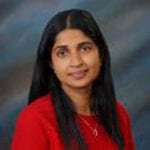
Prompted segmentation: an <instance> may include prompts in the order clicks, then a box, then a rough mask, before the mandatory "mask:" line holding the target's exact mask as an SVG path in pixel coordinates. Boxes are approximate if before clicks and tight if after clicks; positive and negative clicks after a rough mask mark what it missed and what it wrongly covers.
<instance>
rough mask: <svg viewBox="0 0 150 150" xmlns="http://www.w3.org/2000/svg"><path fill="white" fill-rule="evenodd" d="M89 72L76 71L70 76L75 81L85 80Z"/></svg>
mask: <svg viewBox="0 0 150 150" xmlns="http://www.w3.org/2000/svg"><path fill="white" fill-rule="evenodd" d="M87 72H88V70H87V69H86V70H78V71H74V72H71V73H69V76H71V77H72V78H74V79H81V78H83V77H84V76H85V75H86V74H87Z"/></svg>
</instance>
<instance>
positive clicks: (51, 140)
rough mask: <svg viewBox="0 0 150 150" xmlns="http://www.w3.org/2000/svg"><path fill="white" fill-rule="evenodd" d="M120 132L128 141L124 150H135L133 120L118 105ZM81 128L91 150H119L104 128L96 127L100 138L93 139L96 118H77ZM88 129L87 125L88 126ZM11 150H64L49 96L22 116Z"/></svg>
mask: <svg viewBox="0 0 150 150" xmlns="http://www.w3.org/2000/svg"><path fill="white" fill-rule="evenodd" d="M117 109H118V114H119V118H120V123H121V130H122V132H123V137H124V140H125V147H124V150H135V147H134V142H133V138H132V134H131V127H130V120H129V117H128V115H127V112H126V110H125V109H124V107H123V106H122V105H121V104H120V103H118V105H117ZM77 121H78V125H79V126H80V129H81V131H82V134H83V136H84V139H85V141H86V143H87V144H88V149H89V150H118V148H117V145H116V144H115V143H114V142H113V140H112V139H111V138H110V136H109V135H108V134H107V133H106V131H105V129H104V127H103V126H102V125H98V126H97V130H98V135H97V136H94V135H93V132H92V131H93V130H92V128H91V127H93V129H94V128H95V126H96V118H95V117H94V116H86V115H78V117H77ZM85 122H88V124H89V125H90V126H91V127H89V125H87V123H85ZM11 149H12V150H64V147H63V142H62V140H61V136H60V133H59V130H58V124H57V121H56V116H55V113H54V108H53V105H52V102H51V96H50V95H49V94H48V95H46V96H43V97H41V98H39V99H38V100H36V101H35V102H33V103H31V104H30V105H28V106H27V107H25V109H24V110H23V111H22V112H21V113H20V115H19V117H18V119H17V122H16V128H15V132H14V136H13V140H12V145H11Z"/></svg>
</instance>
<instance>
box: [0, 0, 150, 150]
mask: <svg viewBox="0 0 150 150" xmlns="http://www.w3.org/2000/svg"><path fill="white" fill-rule="evenodd" d="M69 8H83V9H87V10H89V11H90V12H91V13H92V14H93V16H94V17H95V19H96V20H97V22H98V24H99V25H100V27H101V29H102V31H103V33H104V36H105V38H106V40H107V42H108V46H109V49H110V53H111V57H112V72H113V77H114V82H115V87H116V93H117V96H118V99H120V100H121V101H122V102H123V104H124V106H125V107H126V108H127V110H128V112H129V115H130V117H131V121H132V129H133V134H134V139H135V143H136V147H137V150H148V149H149V147H150V128H149V123H150V117H149V115H150V107H149V104H150V103H149V98H150V94H149V93H150V90H149V84H150V82H149V81H150V69H149V67H148V66H150V60H149V59H148V57H149V54H150V50H149V49H150V1H148V0H71V1H70V0H61V1H59V0H36V1H35V0H0V149H1V150H7V149H10V148H9V145H10V143H11V138H12V133H13V130H14V123H15V119H16V116H17V115H18V113H19V112H20V110H21V109H22V108H23V107H24V106H25V105H26V102H27V95H28V91H29V85H30V81H31V76H32V68H33V63H34V60H35V55H36V49H37V46H38V42H39V40H40V37H41V34H42V31H43V29H44V27H45V25H46V24H47V22H48V20H49V19H50V18H51V17H52V16H53V15H54V14H55V13H57V12H58V11H61V10H64V9H69Z"/></svg>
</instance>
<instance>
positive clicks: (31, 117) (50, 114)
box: [17, 94, 55, 123]
mask: <svg viewBox="0 0 150 150" xmlns="http://www.w3.org/2000/svg"><path fill="white" fill-rule="evenodd" d="M54 117H55V113H54V108H53V105H52V102H51V95H50V94H47V95H45V96H42V97H39V98H38V99H37V100H35V101H34V102H32V103H31V104H29V105H28V106H26V107H25V108H24V109H23V110H22V111H21V112H20V113H19V115H18V117H17V122H23V123H29V121H30V123H32V122H35V121H36V122H37V121H38V122H39V121H42V120H48V119H50V120H54ZM51 118H52V119H51Z"/></svg>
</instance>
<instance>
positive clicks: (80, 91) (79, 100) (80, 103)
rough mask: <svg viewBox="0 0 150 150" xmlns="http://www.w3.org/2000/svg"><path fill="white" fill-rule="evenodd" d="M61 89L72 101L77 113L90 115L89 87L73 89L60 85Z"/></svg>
mask: <svg viewBox="0 0 150 150" xmlns="http://www.w3.org/2000/svg"><path fill="white" fill-rule="evenodd" d="M62 89H63V90H64V92H65V93H66V94H67V95H68V96H69V98H70V99H71V101H72V102H73V104H74V106H75V109H76V112H77V113H78V114H83V115H91V111H90V95H91V87H86V88H76V89H75V88H71V87H68V86H63V85H62Z"/></svg>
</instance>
